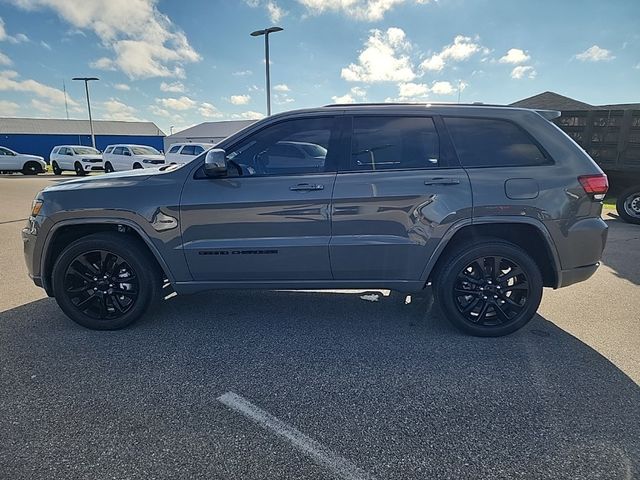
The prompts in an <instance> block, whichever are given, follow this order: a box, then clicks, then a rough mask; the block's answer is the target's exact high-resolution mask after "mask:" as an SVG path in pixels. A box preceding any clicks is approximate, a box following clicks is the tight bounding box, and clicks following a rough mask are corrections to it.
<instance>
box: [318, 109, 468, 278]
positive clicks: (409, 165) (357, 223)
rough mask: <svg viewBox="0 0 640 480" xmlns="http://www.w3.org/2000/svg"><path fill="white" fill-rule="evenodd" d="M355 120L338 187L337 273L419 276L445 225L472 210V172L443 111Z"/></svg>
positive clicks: (335, 222) (335, 216)
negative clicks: (459, 156)
mask: <svg viewBox="0 0 640 480" xmlns="http://www.w3.org/2000/svg"><path fill="white" fill-rule="evenodd" d="M351 123H352V128H351V142H350V144H351V147H350V155H347V159H346V161H345V162H344V163H343V164H342V165H341V167H340V171H339V172H338V175H337V178H336V183H335V187H334V193H333V206H332V237H331V243H330V258H331V268H332V272H333V277H334V279H336V280H359V279H367V280H372V281H375V280H381V281H418V280H420V278H421V275H422V273H423V271H424V269H425V267H426V264H427V262H428V260H429V258H430V256H431V254H432V253H433V252H434V250H435V248H436V246H437V245H438V243H439V242H440V239H441V237H442V236H443V234H444V233H445V231H446V230H447V229H448V228H449V227H450V226H451V224H453V223H454V222H456V221H458V220H460V219H462V218H465V217H470V216H471V209H472V203H471V189H470V186H469V179H468V176H467V174H466V173H465V171H464V170H463V169H462V168H461V167H460V166H459V165H458V164H457V163H456V162H455V157H454V155H453V153H452V148H451V144H450V142H449V141H448V137H446V136H443V135H440V134H439V132H440V131H441V130H442V129H443V127H442V121H441V120H440V119H439V118H437V117H429V116H418V115H415V116H406V115H402V116H399V115H398V116H392V115H384V116H381V115H361V116H357V115H356V116H353V117H352V118H351Z"/></svg>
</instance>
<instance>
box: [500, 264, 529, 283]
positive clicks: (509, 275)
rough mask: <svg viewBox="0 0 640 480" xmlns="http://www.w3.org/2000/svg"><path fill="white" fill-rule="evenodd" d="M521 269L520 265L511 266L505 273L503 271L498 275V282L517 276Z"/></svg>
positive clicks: (520, 273)
mask: <svg viewBox="0 0 640 480" xmlns="http://www.w3.org/2000/svg"><path fill="white" fill-rule="evenodd" d="M522 273H523V272H522V269H521V268H520V267H513V268H512V269H511V270H509V271H508V272H507V273H504V274H502V275H500V276H499V277H498V279H497V280H498V282H506V281H507V280H509V279H510V278H513V277H517V276H518V275H522Z"/></svg>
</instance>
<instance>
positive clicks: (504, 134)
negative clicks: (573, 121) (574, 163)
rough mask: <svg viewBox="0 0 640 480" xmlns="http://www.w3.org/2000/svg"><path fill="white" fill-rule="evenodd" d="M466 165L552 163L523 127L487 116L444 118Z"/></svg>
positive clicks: (495, 165) (463, 163)
mask: <svg viewBox="0 0 640 480" xmlns="http://www.w3.org/2000/svg"><path fill="white" fill-rule="evenodd" d="M444 121H445V123H446V125H447V129H448V130H449V134H450V135H451V139H452V140H453V144H454V146H455V149H456V152H457V154H458V158H459V159H460V163H461V164H462V166H463V167H469V168H473V167H517V166H535V165H545V164H549V163H552V162H551V161H550V159H549V158H547V157H546V156H545V154H544V153H543V152H542V150H541V149H540V148H539V147H538V145H536V143H535V142H534V141H533V139H532V138H531V137H530V136H529V134H527V133H526V132H525V131H524V130H523V129H522V128H521V127H519V126H518V125H516V124H514V123H511V122H509V121H506V120H495V119H488V118H453V117H448V118H445V119H444Z"/></svg>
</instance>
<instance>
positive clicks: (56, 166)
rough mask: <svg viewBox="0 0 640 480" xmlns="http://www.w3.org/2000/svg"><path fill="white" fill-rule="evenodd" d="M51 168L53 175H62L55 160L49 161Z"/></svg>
mask: <svg viewBox="0 0 640 480" xmlns="http://www.w3.org/2000/svg"><path fill="white" fill-rule="evenodd" d="M51 169H52V170H53V174H54V175H62V169H61V168H60V167H59V166H58V163H57V162H52V163H51Z"/></svg>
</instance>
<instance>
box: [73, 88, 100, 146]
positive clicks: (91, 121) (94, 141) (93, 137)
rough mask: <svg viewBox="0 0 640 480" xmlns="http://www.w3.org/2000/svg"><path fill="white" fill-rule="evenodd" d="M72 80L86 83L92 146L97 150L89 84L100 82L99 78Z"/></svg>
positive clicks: (85, 89)
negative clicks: (95, 81)
mask: <svg viewBox="0 0 640 480" xmlns="http://www.w3.org/2000/svg"><path fill="white" fill-rule="evenodd" d="M72 80H82V81H83V82H84V91H85V92H87V109H88V110H89V128H90V129H91V144H92V145H93V148H96V136H95V135H94V134H93V120H92V119H91V102H90V101H89V82H90V81H91V80H100V79H99V78H97V77H74V78H72Z"/></svg>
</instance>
